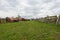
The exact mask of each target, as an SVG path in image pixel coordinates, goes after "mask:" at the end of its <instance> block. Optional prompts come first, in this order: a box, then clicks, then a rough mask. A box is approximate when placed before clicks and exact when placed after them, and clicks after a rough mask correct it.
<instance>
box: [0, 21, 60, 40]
mask: <svg viewBox="0 0 60 40" xmlns="http://www.w3.org/2000/svg"><path fill="white" fill-rule="evenodd" d="M0 40H60V27H59V26H57V25H55V24H46V23H42V22H37V21H21V22H15V23H6V24H0Z"/></svg>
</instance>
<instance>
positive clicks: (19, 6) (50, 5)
mask: <svg viewBox="0 0 60 40" xmlns="http://www.w3.org/2000/svg"><path fill="white" fill-rule="evenodd" d="M18 14H19V15H20V16H21V17H24V18H39V17H44V16H47V15H50V16H51V15H59V14H60V0H0V17H12V16H13V17H16V16H17V15H18Z"/></svg>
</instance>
